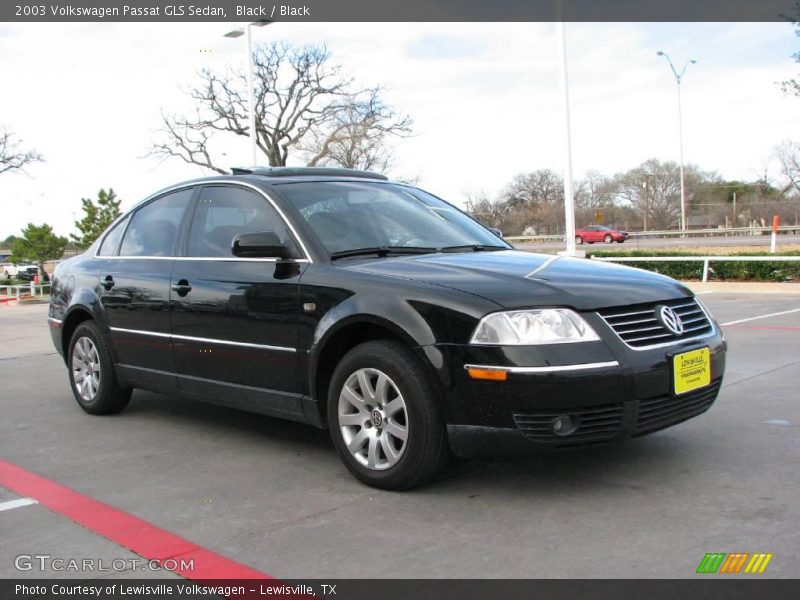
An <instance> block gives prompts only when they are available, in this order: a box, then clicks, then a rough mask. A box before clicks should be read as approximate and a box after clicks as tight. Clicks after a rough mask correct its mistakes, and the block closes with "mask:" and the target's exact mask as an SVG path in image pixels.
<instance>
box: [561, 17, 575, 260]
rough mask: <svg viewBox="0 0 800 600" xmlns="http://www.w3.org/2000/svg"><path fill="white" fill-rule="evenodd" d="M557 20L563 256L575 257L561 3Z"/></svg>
mask: <svg viewBox="0 0 800 600" xmlns="http://www.w3.org/2000/svg"><path fill="white" fill-rule="evenodd" d="M556 7H557V11H558V13H559V20H558V22H557V23H556V29H557V32H558V54H559V58H560V59H561V60H560V74H561V94H562V101H563V103H564V104H563V111H564V229H565V232H564V234H565V235H566V242H567V249H566V251H565V252H564V254H566V255H568V256H576V255H577V250H576V247H575V196H574V190H573V185H572V125H571V123H570V114H569V77H568V71H567V35H566V31H565V28H564V21H563V16H562V14H561V13H560V10H561V2H558V3H557V5H556Z"/></svg>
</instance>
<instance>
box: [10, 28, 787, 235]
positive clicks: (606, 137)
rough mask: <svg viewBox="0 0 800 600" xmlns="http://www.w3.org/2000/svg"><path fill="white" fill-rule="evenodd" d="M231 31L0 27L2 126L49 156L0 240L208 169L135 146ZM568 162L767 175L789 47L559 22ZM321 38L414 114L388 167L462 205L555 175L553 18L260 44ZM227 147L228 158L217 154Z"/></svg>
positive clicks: (272, 36) (305, 33)
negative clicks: (100, 200)
mask: <svg viewBox="0 0 800 600" xmlns="http://www.w3.org/2000/svg"><path fill="white" fill-rule="evenodd" d="M234 27H235V24H231V23H163V24H161V23H159V24H151V23H148V24H141V23H140V24H134V23H130V24H127V23H126V24H123V23H98V24H89V23H85V24H68V23H60V24H57V23H36V24H34V23H27V24H16V23H15V24H10V23H0V90H2V93H0V126H4V127H5V128H6V129H10V130H11V131H13V132H14V133H15V134H16V135H17V137H19V138H21V139H22V140H23V144H24V146H25V147H29V148H35V149H36V150H37V151H39V152H40V153H41V154H42V155H43V156H44V157H45V162H44V163H41V164H35V165H32V166H30V167H28V168H27V169H26V172H25V173H12V174H9V173H6V174H4V175H0V239H2V238H4V237H5V236H7V235H9V234H12V233H13V234H18V233H19V231H20V230H21V229H22V228H23V227H24V226H25V224H26V223H28V222H31V221H32V222H35V223H37V224H38V223H43V222H46V223H50V224H51V225H53V226H54V228H55V230H56V231H57V232H58V233H60V234H62V235H67V234H69V233H71V232H73V231H74V225H73V223H74V221H75V219H76V218H77V219H79V218H80V216H81V202H80V200H81V198H83V197H92V198H95V197H96V194H97V191H98V190H99V189H100V188H108V187H113V188H114V190H115V191H116V192H117V194H118V196H119V197H121V198H122V200H123V204H122V206H123V209H125V208H129V207H131V206H133V205H134V204H135V203H137V202H138V201H140V200H141V199H143V198H145V197H147V196H148V195H150V194H151V193H153V192H155V191H157V190H158V189H161V188H163V187H166V186H169V185H171V184H174V183H177V182H179V181H183V180H186V179H191V178H195V177H200V176H204V175H211V174H212V173H209V172H205V171H204V170H203V169H201V168H200V167H197V166H194V165H188V164H186V163H183V162H182V161H180V160H179V159H170V160H165V161H162V160H159V159H155V158H152V157H148V156H147V152H148V149H149V147H150V145H151V143H152V140H153V138H154V132H155V131H156V130H157V129H158V127H159V122H160V114H161V112H162V110H163V111H167V112H181V111H186V110H191V109H192V105H191V103H190V102H189V101H188V99H187V98H186V96H185V94H184V93H183V92H182V88H183V89H185V88H186V87H188V86H190V85H191V84H192V83H193V82H195V81H196V80H197V75H196V74H197V72H198V71H199V70H200V69H202V68H210V69H224V68H225V67H226V66H236V67H238V66H243V64H244V61H245V56H246V54H245V42H244V39H245V38H244V37H242V38H238V39H230V38H226V37H224V35H223V34H224V33H226V32H227V31H230V30H231V29H232V28H234ZM566 28H567V48H568V49H567V54H568V64H569V83H570V108H571V117H572V152H573V171H574V173H575V174H576V177H580V176H581V175H582V174H583V173H585V172H586V171H587V170H590V169H593V170H597V171H600V172H602V173H606V174H609V175H612V174H614V173H616V172H620V171H624V170H627V169H630V168H633V167H635V166H637V165H639V164H640V163H642V162H644V161H645V160H647V159H649V158H653V157H655V158H659V159H662V160H677V159H678V149H679V146H678V115H677V86H676V84H675V79H674V77H673V75H672V73H671V71H670V70H669V67H668V65H667V63H666V61H665V60H664V59H663V58H661V57H659V56H657V55H656V51H658V50H663V51H665V52H667V53H669V54H670V56H671V57H672V59H673V61H674V62H675V63H677V64H676V66H678V67H679V68H680V66H682V65H683V64H684V63H685V62H686V61H687V60H688V59H696V60H697V61H698V62H697V64H693V65H690V66H689V69H688V70H687V72H686V76H685V78H684V82H683V86H682V88H683V109H684V155H685V161H686V162H687V163H694V164H698V165H699V166H701V167H702V168H704V169H706V170H711V171H716V172H718V173H719V174H720V175H721V176H723V177H726V178H731V179H734V178H737V179H754V178H756V177H759V176H762V175H763V174H764V173H765V172H767V173H768V174H770V175H772V176H775V177H777V175H778V172H777V164H776V163H775V161H774V159H771V156H772V154H773V152H774V148H775V146H776V145H777V144H779V143H780V142H782V141H784V140H787V139H793V140H795V141H800V98H797V97H787V96H785V95H783V94H782V92H781V91H780V88H779V86H778V85H777V83H776V82H778V81H781V80H784V79H787V78H790V77H795V76H797V75H798V72H799V71H800V65H798V64H797V63H795V62H794V61H793V60H792V58H791V55H792V54H793V53H794V52H797V51H798V50H800V39H798V38H797V37H796V36H795V34H794V29H793V28H792V26H791V25H790V24H788V23H706V24H702V23H701V24H686V23H649V24H648V23H639V24H637V23H624V24H614V23H568V24H567V25H566ZM273 40H279V41H285V42H289V43H292V44H307V43H314V44H319V43H324V44H326V45H327V47H328V49H329V50H330V52H331V55H332V61H333V62H335V63H338V64H341V65H342V67H343V69H344V71H345V72H348V73H351V74H352V75H353V76H354V77H355V80H356V82H357V83H358V84H360V85H361V86H364V87H366V86H373V85H382V86H384V87H385V88H386V91H385V93H384V95H385V98H386V100H387V101H388V102H389V103H390V104H391V105H393V106H394V107H395V108H396V109H397V110H398V111H401V112H404V113H407V114H408V115H410V116H411V117H412V118H413V120H414V132H415V134H414V136H413V137H411V138H409V139H406V140H403V141H402V142H401V143H400V144H399V145H398V146H397V148H396V161H395V168H394V170H393V172H392V175H394V176H396V177H402V178H417V180H418V182H419V185H420V187H423V188H424V189H427V190H428V191H430V192H433V193H434V194H436V195H439V196H441V197H443V198H445V199H448V200H450V201H452V202H455V203H457V204H460V203H461V202H463V200H464V198H465V197H466V195H467V194H470V193H478V192H485V193H487V194H488V195H489V196H490V197H492V196H494V195H496V194H497V193H498V192H500V191H501V190H502V189H503V187H504V186H505V185H506V184H507V183H508V182H509V181H510V180H511V178H512V177H514V175H516V174H519V173H523V172H530V171H533V170H536V169H540V168H550V169H553V170H555V171H557V172H562V170H563V164H564V160H563V156H564V150H563V148H564V128H563V103H562V96H561V91H560V87H559V70H558V68H559V62H558V51H557V49H558V46H557V37H556V28H555V26H554V25H553V24H551V23H474V24H466V23H417V24H415V23H387V24H382V23H360V24H343V23H275V24H273V25H271V26H269V27H264V28H254V41H255V42H269V41H273ZM218 142H219V146H218V148H219V155H218V156H219V162H220V163H221V164H223V165H230V166H241V165H249V163H250V162H251V161H250V159H249V154H248V152H249V147H248V144H247V140H246V138H242V137H239V138H234V139H233V140H230V141H227V142H225V141H223V140H222V139H221V138H220V139H219V140H218ZM222 153H224V155H223V154H222ZM290 164H294V165H300V164H302V162H300V161H299V160H298V159H294V160H292V159H291V158H290Z"/></svg>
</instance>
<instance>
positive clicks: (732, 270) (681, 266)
mask: <svg viewBox="0 0 800 600" xmlns="http://www.w3.org/2000/svg"><path fill="white" fill-rule="evenodd" d="M586 256H587V257H593V256H598V257H604V256H707V255H705V254H699V253H693V252H670V251H664V250H660V251H659V250H632V251H628V252H607V251H602V250H598V251H596V252H587V253H586ZM730 256H800V251H796V250H795V251H789V252H781V253H780V254H777V255H773V254H769V253H768V252H737V253H735V254H731V255H730ZM620 264H626V265H629V266H632V267H637V268H639V269H646V270H648V271H653V272H655V273H660V274H662V275H667V276H668V277H672V278H674V279H689V280H691V279H701V278H702V276H703V263H702V261H687V262H635V263H620ZM708 278H709V280H717V281H797V280H800V260H798V261H797V262H771V261H764V262H761V261H730V262H728V261H717V262H714V261H713V260H712V261H711V263H710V268H709V273H708Z"/></svg>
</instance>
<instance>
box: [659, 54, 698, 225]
mask: <svg viewBox="0 0 800 600" xmlns="http://www.w3.org/2000/svg"><path fill="white" fill-rule="evenodd" d="M656 54H657V55H658V56H663V57H664V58H666V59H667V62H668V63H669V68H670V69H672V74H673V75H675V82H676V83H677V84H678V144H679V146H680V158H681V231H683V232H684V233H685V232H686V187H685V185H684V181H683V109H682V108H681V82H682V81H683V75H684V73H686V68H687V67H688V66H689V65H690V64H696V63H697V61H696V60H694V59H691V60H687V61H686V64H685V65H683V69H681V71H680V73H679V72H678V70H677V69H676V68H675V65H673V64H672V60H671V59H670V57H669V54H667V53H666V52H662V51H661V50H659V51H658V52H656Z"/></svg>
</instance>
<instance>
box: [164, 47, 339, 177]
mask: <svg viewBox="0 0 800 600" xmlns="http://www.w3.org/2000/svg"><path fill="white" fill-rule="evenodd" d="M253 63H254V71H253V79H254V86H255V90H254V91H255V113H256V115H255V116H256V134H257V135H256V137H257V145H258V148H259V149H260V150H261V152H263V153H264V154H265V155H266V157H267V160H268V162H269V164H270V166H283V165H285V164H286V159H287V157H288V155H289V150H290V149H291V148H293V147H295V146H297V145H298V144H299V143H300V142H301V140H302V139H303V138H304V136H306V135H307V134H308V133H309V131H311V130H313V129H314V128H315V127H316V126H318V125H319V124H322V123H327V122H329V121H330V120H331V118H332V114H333V111H335V110H337V107H341V105H342V98H344V97H346V95H347V94H348V93H350V86H351V84H352V78H351V77H348V76H343V75H342V74H341V67H340V66H339V65H334V64H330V54H329V52H328V50H327V48H325V46H303V47H300V48H297V47H291V46H288V45H286V44H278V43H273V44H268V45H260V46H258V47H256V48H255V50H254V51H253ZM199 76H200V82H199V83H198V85H197V86H196V87H193V88H191V89H190V90H188V91H187V94H188V95H189V97H190V98H191V99H192V100H193V101H194V102H195V105H196V110H195V112H194V114H191V115H189V116H186V115H169V114H163V115H162V121H163V127H162V129H161V131H160V135H159V137H158V138H157V140H156V141H155V142H154V144H153V146H152V148H151V151H150V153H151V154H152V155H155V156H161V157H165V158H167V157H178V158H180V159H182V160H184V161H185V162H187V163H191V164H195V165H200V166H202V167H205V168H208V169H211V170H213V171H216V172H218V173H227V170H226V169H223V168H222V167H220V166H218V165H217V164H216V163H215V162H214V157H213V153H212V151H211V148H210V142H211V141H212V138H213V136H214V135H215V134H218V133H222V134H230V135H238V136H248V135H249V122H248V97H247V76H246V74H245V73H242V72H240V71H235V70H232V69H229V70H227V71H226V72H225V73H222V74H220V73H215V72H213V71H210V70H208V69H204V70H203V71H201V72H200V74H199Z"/></svg>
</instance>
